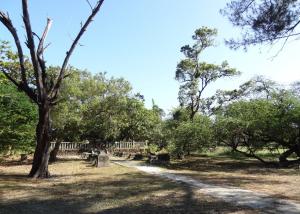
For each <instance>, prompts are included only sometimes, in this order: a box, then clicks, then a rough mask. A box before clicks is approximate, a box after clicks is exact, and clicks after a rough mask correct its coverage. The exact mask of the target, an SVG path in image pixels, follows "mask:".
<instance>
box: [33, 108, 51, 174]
mask: <svg viewBox="0 0 300 214" xmlns="http://www.w3.org/2000/svg"><path fill="white" fill-rule="evenodd" d="M36 138H37V139H36V141H37V142H36V148H35V152H34V157H33V163H32V168H31V171H30V173H29V177H32V178H48V177H49V176H50V173H49V171H48V162H49V155H50V106H49V105H48V104H47V103H43V104H41V105H40V106H39V122H38V124H37V127H36Z"/></svg>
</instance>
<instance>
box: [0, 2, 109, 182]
mask: <svg viewBox="0 0 300 214" xmlns="http://www.w3.org/2000/svg"><path fill="white" fill-rule="evenodd" d="M103 2H104V0H99V1H97V3H96V4H95V6H94V7H91V9H92V10H91V14H90V15H89V16H88V18H87V19H86V21H85V22H84V23H83V24H82V26H81V29H80V31H79V33H78V34H77V36H76V38H75V39H74V41H73V42H72V44H71V47H70V49H69V50H68V51H67V52H66V56H65V59H64V60H63V64H62V66H61V69H60V70H59V72H58V74H57V77H56V79H55V80H54V79H52V78H50V77H49V76H48V73H47V66H46V61H45V59H44V52H45V49H46V48H47V46H48V45H45V40H46V37H47V34H48V32H49V30H50V28H51V25H52V20H50V19H47V25H46V27H45V30H44V32H43V34H42V36H41V37H38V36H37V34H36V33H34V32H33V30H32V27H31V20H30V15H29V10H28V0H22V15H23V22H24V26H25V32H26V36H27V40H26V46H27V48H28V50H29V52H30V59H31V64H32V68H33V73H34V82H35V85H34V86H33V85H32V84H30V83H31V82H30V81H29V80H28V77H29V73H30V71H29V69H27V68H26V66H25V56H24V52H23V47H22V45H21V41H20V39H19V36H18V34H17V30H16V28H15V26H14V25H13V23H12V20H11V19H10V17H9V15H8V14H7V13H5V12H3V11H1V12H0V22H1V23H2V24H3V25H4V27H5V28H6V29H7V30H8V31H9V32H10V34H11V35H12V37H13V39H14V42H15V45H16V48H17V52H18V59H10V60H12V61H14V62H15V63H16V62H17V60H18V66H17V68H16V67H15V66H9V65H10V64H5V63H2V64H1V66H0V70H1V71H2V72H3V73H4V75H5V76H6V77H7V78H8V79H9V80H10V81H11V82H12V83H14V84H15V85H16V86H17V87H18V88H19V89H20V90H22V91H24V92H25V94H26V95H27V96H28V97H30V98H31V99H32V101H33V102H35V103H36V104H37V106H38V114H39V121H38V124H37V127H36V141H37V142H36V149H35V153H34V157H33V164H32V168H31V171H30V173H29V177H34V178H45V177H49V175H50V173H49V171H48V161H49V153H50V129H51V128H50V109H51V108H52V107H53V106H54V105H55V104H57V102H58V99H57V98H58V94H59V90H60V87H61V83H62V81H63V79H64V78H65V77H66V75H67V74H66V70H67V66H68V62H69V59H70V57H71V55H72V53H73V52H74V50H75V48H76V46H77V44H78V42H79V40H80V38H81V37H82V35H83V34H84V32H85V31H86V30H87V27H88V26H89V24H90V23H91V22H92V20H93V18H94V17H95V16H96V14H97V13H98V12H99V11H100V8H101V6H102V5H103ZM35 37H37V38H38V44H37V45H36V40H35ZM7 57H8V58H10V57H9V55H8V56H7ZM15 69H18V71H19V76H20V78H15V77H14V75H13V74H14V73H15V72H16V70H15Z"/></svg>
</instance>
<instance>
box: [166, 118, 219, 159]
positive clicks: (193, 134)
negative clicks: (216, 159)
mask: <svg viewBox="0 0 300 214" xmlns="http://www.w3.org/2000/svg"><path fill="white" fill-rule="evenodd" d="M169 128H170V129H171V133H170V134H169V139H170V141H169V144H168V150H169V151H170V152H171V153H172V154H173V155H175V156H178V157H180V156H183V155H185V154H188V155H189V154H190V153H191V152H201V151H203V150H206V149H208V148H209V147H213V123H212V121H211V119H210V118H209V117H207V116H202V115H197V116H196V117H195V118H194V120H193V121H190V120H183V121H179V120H177V121H176V119H175V120H173V121H169Z"/></svg>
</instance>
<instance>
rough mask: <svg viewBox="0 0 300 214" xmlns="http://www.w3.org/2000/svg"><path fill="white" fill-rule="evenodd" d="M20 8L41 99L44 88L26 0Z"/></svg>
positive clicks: (23, 0)
mask: <svg viewBox="0 0 300 214" xmlns="http://www.w3.org/2000/svg"><path fill="white" fill-rule="evenodd" d="M22 9H23V22H24V25H25V29H26V34H27V43H26V44H27V47H28V48H29V50H30V55H31V61H32V65H33V69H34V73H35V78H36V85H37V89H38V93H39V94H38V95H39V98H40V99H41V98H42V97H43V96H42V94H45V88H44V85H43V81H42V75H41V70H40V67H39V62H38V58H37V55H36V51H35V44H34V38H33V33H32V29H31V24H30V17H29V12H28V2H27V0H22Z"/></svg>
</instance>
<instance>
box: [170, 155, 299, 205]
mask: <svg viewBox="0 0 300 214" xmlns="http://www.w3.org/2000/svg"><path fill="white" fill-rule="evenodd" d="M167 167H168V168H169V169H176V172H177V173H178V172H179V173H180V174H183V175H188V176H191V177H193V178H194V179H198V180H201V181H203V182H206V183H210V184H217V185H228V186H235V187H239V188H242V189H248V190H252V191H256V192H262V193H267V194H269V195H271V196H272V197H275V198H276V197H277V198H282V199H290V200H295V201H297V202H300V185H299V184H300V168H290V169H284V168H274V167H273V168H272V167H266V166H265V165H263V164H262V163H260V162H258V161H257V160H250V159H248V160H247V159H244V160H233V159H231V158H228V157H205V156H194V157H189V158H186V159H185V160H180V161H172V162H171V164H170V165H168V166H167Z"/></svg>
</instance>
